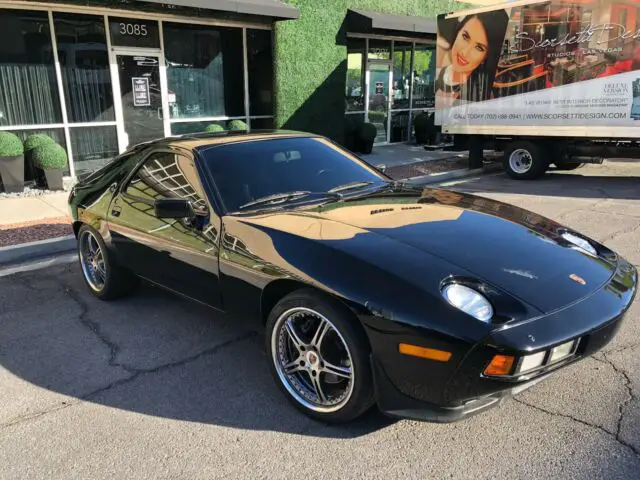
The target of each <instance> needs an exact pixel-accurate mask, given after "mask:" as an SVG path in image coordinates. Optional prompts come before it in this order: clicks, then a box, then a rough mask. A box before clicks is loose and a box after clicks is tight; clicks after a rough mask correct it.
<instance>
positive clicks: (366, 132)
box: [357, 122, 378, 153]
mask: <svg viewBox="0 0 640 480" xmlns="http://www.w3.org/2000/svg"><path fill="white" fill-rule="evenodd" d="M377 135H378V129H377V128H376V126H375V125H374V124H373V123H369V122H366V123H362V124H361V125H359V126H358V131H357V140H358V151H359V152H360V153H371V152H372V151H373V142H374V141H375V139H376V136H377Z"/></svg>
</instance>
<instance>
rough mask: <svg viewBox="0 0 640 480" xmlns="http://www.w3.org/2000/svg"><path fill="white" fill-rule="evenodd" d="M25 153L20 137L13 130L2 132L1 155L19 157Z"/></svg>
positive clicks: (0, 138)
mask: <svg viewBox="0 0 640 480" xmlns="http://www.w3.org/2000/svg"><path fill="white" fill-rule="evenodd" d="M22 154H24V145H23V144H22V140H20V138H19V137H18V136H17V135H15V134H13V133H11V132H0V157H17V156H18V155H22Z"/></svg>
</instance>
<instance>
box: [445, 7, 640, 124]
mask: <svg viewBox="0 0 640 480" xmlns="http://www.w3.org/2000/svg"><path fill="white" fill-rule="evenodd" d="M503 7H504V8H503ZM435 90H436V92H435V93H436V109H437V111H436V123H437V124H438V125H443V130H444V131H445V132H451V133H456V132H463V133H464V127H466V128H470V127H476V126H477V127H483V128H484V129H485V133H489V130H486V129H487V128H489V129H491V128H492V127H497V126H503V127H505V128H507V129H513V127H520V128H523V127H531V126H540V127H548V126H552V127H553V126H557V127H585V126H588V127H607V128H608V129H610V130H611V131H613V130H615V129H616V128H617V127H626V128H624V129H623V130H624V131H625V132H626V135H629V132H630V131H631V132H633V133H635V136H637V135H640V0H566V1H565V0H551V1H539V2H536V1H531V2H516V3H514V4H513V5H509V4H505V5H501V6H496V7H495V8H493V9H488V8H487V9H484V10H475V11H474V10H470V11H469V12H468V13H465V12H461V13H460V14H452V15H441V16H440V17H439V18H438V40H437V54H436V83H435ZM445 126H446V127H447V128H445ZM635 128H637V130H635ZM630 129H634V130H630ZM499 130H501V129H498V128H495V131H496V132H498V131H499ZM600 130H601V131H604V130H603V129H602V128H601V129H600ZM607 131H608V130H607ZM612 136H616V135H613V134H612Z"/></svg>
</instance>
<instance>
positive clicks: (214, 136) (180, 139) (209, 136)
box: [131, 130, 317, 150]
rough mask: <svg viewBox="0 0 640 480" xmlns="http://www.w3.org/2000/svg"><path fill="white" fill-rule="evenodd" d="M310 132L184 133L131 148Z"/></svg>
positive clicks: (187, 145) (188, 146) (206, 143)
mask: <svg viewBox="0 0 640 480" xmlns="http://www.w3.org/2000/svg"><path fill="white" fill-rule="evenodd" d="M315 136H317V135H314V134H312V133H307V132H298V131H295V130H252V131H251V132H247V131H244V130H238V131H229V130H226V131H223V132H205V133H191V134H186V135H177V136H172V137H166V138H159V139H157V140H152V141H150V142H145V143H143V144H139V145H136V146H135V147H132V148H131V150H136V149H138V148H147V147H151V146H155V147H163V146H175V147H182V148H186V149H190V150H194V149H196V148H200V147H207V146H213V145H222V144H230V143H242V142H249V141H255V140H271V139H274V138H291V137H315Z"/></svg>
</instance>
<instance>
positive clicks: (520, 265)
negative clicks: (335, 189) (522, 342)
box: [245, 189, 617, 313]
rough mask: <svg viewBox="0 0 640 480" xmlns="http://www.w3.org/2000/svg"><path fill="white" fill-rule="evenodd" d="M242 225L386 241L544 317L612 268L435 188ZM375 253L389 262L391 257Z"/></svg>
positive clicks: (559, 229)
mask: <svg viewBox="0 0 640 480" xmlns="http://www.w3.org/2000/svg"><path fill="white" fill-rule="evenodd" d="M245 221H249V223H257V224H260V225H262V226H265V227H269V228H274V229H276V230H281V231H287V232H289V233H292V234H295V235H298V236H302V237H307V238H310V239H314V240H317V241H325V242H333V243H335V244H336V245H338V246H339V245H340V242H344V241H348V240H349V239H352V238H354V237H355V236H356V235H367V234H376V235H379V236H383V237H387V238H389V239H393V240H394V241H396V242H401V243H403V244H406V245H409V246H411V247H413V248H414V251H417V252H420V251H422V252H425V253H427V254H429V255H432V256H436V257H439V258H441V259H443V260H445V261H447V262H449V263H451V264H453V265H455V266H457V267H459V268H461V269H464V270H466V271H467V272H470V273H471V274H473V275H474V276H476V277H478V278H479V279H481V280H484V281H486V282H488V283H489V284H491V285H493V286H495V287H498V288H500V289H502V290H505V291H507V292H509V293H510V294H512V295H514V296H515V297H518V298H519V299H520V300H522V301H524V302H526V303H528V304H529V305H531V306H533V307H535V308H537V309H538V310H540V311H542V312H545V313H546V312H550V311H553V310H556V309H558V308H561V307H564V306H566V305H568V304H571V303H573V302H575V301H578V300H579V299H581V298H583V297H585V296H587V295H589V294H590V293H591V292H593V291H595V290H596V289H598V288H600V287H601V286H602V285H603V284H604V283H606V282H607V281H608V280H609V279H610V278H611V276H612V275H613V273H614V272H615V268H616V264H617V261H616V256H615V254H614V253H613V252H611V251H610V250H608V249H606V248H605V247H604V246H602V245H600V244H598V243H597V242H594V241H593V240H591V239H588V238H587V237H585V236H584V235H581V234H578V233H577V232H575V231H572V230H570V229H568V228H566V227H563V226H562V225H559V224H557V223H555V222H553V221H552V220H549V219H547V218H544V217H541V216H540V215H537V214H534V213H532V212H529V211H526V210H523V209H520V208H518V207H515V206H512V205H507V204H504V203H501V202H497V201H494V200H489V199H486V198H482V197H476V196H473V195H467V194H461V193H458V192H451V191H447V190H439V189H425V190H419V191H413V192H411V191H410V192H395V193H393V192H392V193H387V194H376V195H372V196H367V197H365V198H359V199H356V200H349V201H342V202H336V203H331V204H328V205H325V206H321V207H315V208H312V209H308V208H307V209H301V210H296V211H293V212H292V211H287V212H280V213H274V214H263V215H256V216H253V217H251V218H250V219H249V218H247V219H245ZM567 234H570V235H573V237H569V236H567ZM575 236H579V237H580V238H582V239H584V240H586V241H588V242H589V243H590V244H591V245H592V246H593V247H594V248H595V249H596V252H597V253H596V254H595V255H594V254H593V252H591V253H589V252H587V251H585V250H582V249H580V248H578V247H577V246H576V245H575V243H572V241H573V242H575ZM567 238H569V239H571V238H573V239H574V240H571V241H570V240H568V239H567ZM337 241H340V242H337ZM371 254H373V253H371ZM376 254H378V255H385V256H391V257H393V255H394V252H393V251H392V250H389V249H385V250H384V251H382V252H376ZM421 261H424V262H425V265H424V268H425V269H428V268H429V263H428V256H427V255H425V256H424V257H420V255H419V254H418V255H416V258H415V262H418V263H419V262H421ZM412 267H415V265H413V266H412Z"/></svg>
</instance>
